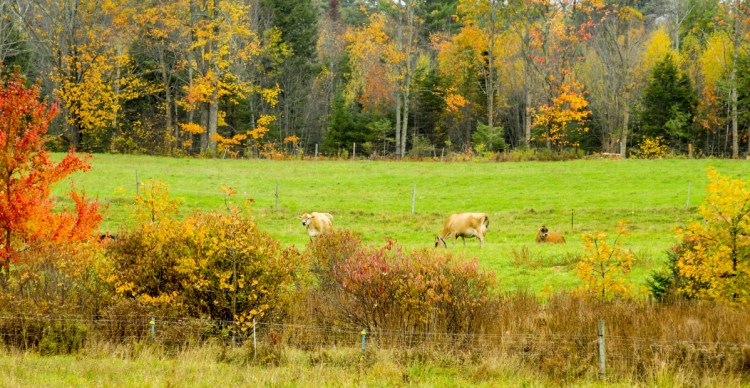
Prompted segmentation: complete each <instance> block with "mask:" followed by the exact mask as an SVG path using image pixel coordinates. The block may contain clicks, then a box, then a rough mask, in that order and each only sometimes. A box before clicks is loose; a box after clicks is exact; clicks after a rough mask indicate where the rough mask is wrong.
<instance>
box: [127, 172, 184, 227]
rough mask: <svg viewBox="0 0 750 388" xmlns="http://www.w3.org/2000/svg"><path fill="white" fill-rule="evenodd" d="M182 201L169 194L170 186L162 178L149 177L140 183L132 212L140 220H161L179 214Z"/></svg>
mask: <svg viewBox="0 0 750 388" xmlns="http://www.w3.org/2000/svg"><path fill="white" fill-rule="evenodd" d="M179 207H180V201H179V200H177V199H172V198H171V197H170V195H169V186H167V184H166V183H164V182H163V181H161V180H158V179H149V180H147V181H146V182H142V183H140V187H139V191H138V195H137V196H136V197H135V206H134V209H132V211H131V214H132V215H134V216H135V217H136V218H137V219H138V220H140V221H146V220H150V221H151V222H159V221H161V220H163V219H167V218H169V217H171V216H174V215H175V214H177V211H178V210H179Z"/></svg>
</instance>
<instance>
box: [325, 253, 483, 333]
mask: <svg viewBox="0 0 750 388" xmlns="http://www.w3.org/2000/svg"><path fill="white" fill-rule="evenodd" d="M349 248H352V246H349ZM346 256H347V257H337V258H336V259H333V260H330V261H329V263H332V264H331V265H329V266H328V267H320V270H321V272H322V277H320V278H319V279H327V280H326V282H324V283H325V284H328V286H327V287H328V288H327V289H326V292H327V293H326V295H331V297H330V298H327V299H326V300H328V301H329V303H334V304H335V307H334V308H332V309H331V310H333V311H336V312H337V314H338V316H337V317H336V320H337V321H339V322H347V323H349V324H352V325H356V326H358V327H366V328H368V329H369V330H373V329H387V330H406V331H409V330H417V331H429V330H444V331H448V332H452V333H458V332H472V331H473V330H477V329H478V326H479V324H480V323H481V322H483V321H485V320H486V319H487V318H488V315H491V314H492V313H491V311H492V309H489V308H488V306H489V305H491V303H492V301H493V300H494V297H493V296H494V295H495V294H494V292H495V287H496V278H495V275H494V273H493V272H488V271H485V270H483V269H481V268H479V263H478V261H477V260H476V259H474V260H470V261H461V260H458V259H455V258H453V257H452V256H450V255H449V254H448V255H446V254H444V253H441V252H438V251H435V250H417V251H411V252H405V251H403V249H402V248H401V247H399V246H397V245H395V243H394V242H393V241H389V242H387V243H386V245H385V246H383V247H381V248H373V247H360V248H359V249H357V250H356V252H354V254H352V251H351V250H350V251H348V252H347V255H346ZM330 279H333V283H328V281H329V280H330Z"/></svg>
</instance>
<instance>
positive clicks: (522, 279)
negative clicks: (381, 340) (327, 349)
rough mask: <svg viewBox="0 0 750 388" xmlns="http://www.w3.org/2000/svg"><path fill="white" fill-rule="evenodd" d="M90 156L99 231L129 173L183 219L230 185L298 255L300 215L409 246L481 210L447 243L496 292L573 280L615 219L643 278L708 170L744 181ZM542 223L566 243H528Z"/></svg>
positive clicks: (421, 165)
mask: <svg viewBox="0 0 750 388" xmlns="http://www.w3.org/2000/svg"><path fill="white" fill-rule="evenodd" d="M91 163H92V168H91V170H90V171H88V172H86V173H79V174H76V175H75V176H73V177H71V178H70V179H69V180H70V181H72V182H73V183H74V184H75V187H76V188H78V189H83V190H84V191H85V192H86V194H87V195H88V196H91V197H95V198H98V199H99V201H100V202H101V203H102V204H103V205H105V206H106V210H105V221H104V223H103V225H102V229H103V230H108V231H112V232H114V233H117V232H118V231H121V230H122V229H124V228H127V227H128V226H129V225H131V224H132V223H133V219H132V218H131V217H130V216H129V214H128V212H129V206H130V204H132V202H133V197H134V196H135V194H136V179H138V180H139V181H140V182H144V181H146V180H148V179H151V178H153V179H159V180H161V181H164V182H166V183H167V184H168V185H169V187H170V193H171V195H172V196H173V197H174V198H179V199H181V200H182V201H183V204H182V207H181V209H182V214H187V213H188V212H191V211H196V210H216V211H223V209H225V205H224V201H225V197H224V194H223V192H222V191H221V189H220V188H221V187H222V186H230V187H232V188H234V189H236V190H237V192H238V195H237V196H236V197H234V198H235V200H236V201H237V202H241V201H242V199H243V198H251V199H253V200H254V201H255V202H254V203H253V205H252V214H253V216H254V218H255V220H256V222H257V223H258V225H259V226H260V227H261V228H262V229H264V230H266V231H267V232H269V233H270V234H271V235H272V236H273V237H275V238H277V239H279V240H280V241H281V242H282V243H283V244H285V245H294V246H297V247H298V248H299V249H301V250H303V249H304V248H305V244H306V243H307V242H308V241H309V239H308V236H307V233H306V231H305V229H304V227H303V226H302V225H301V222H300V220H299V216H300V215H301V214H303V213H305V212H311V211H324V212H329V213H332V214H333V215H334V225H335V227H336V228H346V229H350V230H353V231H356V232H358V233H359V234H361V236H362V238H363V239H364V240H365V241H366V242H368V243H371V244H376V245H377V244H382V241H383V239H384V238H393V239H395V240H397V241H398V243H399V244H401V245H403V246H406V247H408V248H415V249H419V248H430V247H432V246H433V245H434V237H435V235H436V234H437V233H438V232H439V231H440V230H441V228H442V223H443V220H444V219H445V217H447V216H448V215H449V214H451V213H453V212H462V211H476V212H486V213H488V214H489V216H490V228H489V232H488V235H487V237H486V241H485V246H484V248H483V249H480V248H479V243H478V241H477V240H476V239H469V240H467V242H466V247H465V248H464V247H463V246H462V244H461V242H460V241H459V242H458V244H457V245H456V246H451V244H450V243H449V249H450V250H451V251H453V252H456V253H457V254H459V255H465V256H467V257H477V258H478V259H479V261H480V263H481V264H482V265H483V266H485V267H486V268H489V269H493V270H495V271H496V272H497V274H498V276H499V277H500V278H501V282H502V287H503V289H504V290H528V291H532V292H540V291H542V290H545V289H550V288H551V289H565V288H570V287H573V286H575V285H576V284H577V279H576V277H575V276H574V275H573V273H572V268H573V266H574V264H575V262H576V261H577V259H578V258H579V257H580V256H581V255H582V254H583V253H584V251H583V243H582V236H583V235H584V234H585V233H590V232H596V231H600V230H601V231H604V232H607V233H608V234H609V235H610V237H612V238H614V237H615V226H616V225H617V223H618V222H619V221H620V220H627V221H628V222H629V224H630V230H631V234H630V235H629V236H625V237H621V241H622V242H623V245H624V246H625V247H627V248H629V249H631V250H632V251H634V252H635V254H636V257H637V260H638V261H637V263H636V268H635V269H634V271H633V275H632V276H633V278H634V280H636V281H637V282H639V283H640V284H643V283H644V281H645V278H646V276H647V275H648V274H649V273H650V272H651V270H653V269H655V268H658V267H660V266H661V263H662V262H663V261H664V259H665V257H666V256H665V251H666V250H667V249H668V247H669V246H670V245H671V244H673V243H674V242H675V241H676V240H675V233H674V230H673V228H674V227H676V226H681V225H685V224H687V223H689V222H692V221H694V220H697V219H698V215H697V206H698V205H699V204H700V203H701V201H702V200H703V197H704V196H705V188H706V183H707V176H706V168H707V167H709V166H713V167H714V168H716V169H717V170H718V171H719V172H720V173H721V174H722V175H725V176H731V177H734V178H740V179H743V180H745V181H747V180H750V162H748V161H737V160H705V159H703V160H685V159H674V160H593V159H592V160H576V161H568V162H519V163H492V162H458V163H443V162H392V161H313V160H303V161H299V160H298V161H270V160H216V159H210V160H209V159H187V158H185V159H177V158H165V157H151V156H122V155H94V156H93V158H92V161H91ZM277 185H278V208H277V197H276V192H277V189H276V188H277ZM69 187H70V185H69V184H68V183H62V184H59V185H58V186H57V187H56V188H55V192H54V193H55V195H57V196H60V198H61V199H62V197H63V196H64V194H65V192H66V191H68V190H69ZM415 187H416V191H415V193H416V195H415V196H414V213H413V214H412V212H411V205H412V195H413V193H414V188H415ZM63 203H65V201H64V200H63ZM542 224H545V225H547V226H548V227H549V228H550V229H551V230H556V231H559V232H561V233H562V234H563V235H565V238H566V239H567V241H568V243H567V244H565V245H562V246H559V245H557V246H551V245H539V244H537V243H536V242H535V241H534V237H535V235H536V230H537V228H538V227H539V226H540V225H542Z"/></svg>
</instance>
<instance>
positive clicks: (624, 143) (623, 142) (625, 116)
mask: <svg viewBox="0 0 750 388" xmlns="http://www.w3.org/2000/svg"><path fill="white" fill-rule="evenodd" d="M626 94H628V93H626ZM624 100H626V101H625V102H624V103H623V108H622V109H623V110H622V136H621V137H620V157H622V158H623V159H625V158H626V157H627V155H628V125H629V121H630V104H629V103H628V102H627V99H626V98H624Z"/></svg>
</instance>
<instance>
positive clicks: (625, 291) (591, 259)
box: [574, 221, 635, 301]
mask: <svg viewBox="0 0 750 388" xmlns="http://www.w3.org/2000/svg"><path fill="white" fill-rule="evenodd" d="M627 234H628V232H627V229H626V225H625V222H624V221H620V223H619V225H618V226H617V237H615V239H614V241H613V242H612V243H609V242H607V234H606V233H604V232H599V233H597V234H587V235H585V236H583V242H584V244H585V245H586V248H585V249H586V254H587V255H586V257H584V258H582V259H581V260H580V261H579V262H578V264H577V265H576V268H575V269H574V272H575V274H576V275H577V276H578V277H579V278H580V279H581V280H583V283H584V285H583V286H581V287H579V288H577V289H576V292H579V293H581V294H582V295H584V296H589V297H592V298H595V299H599V300H601V301H605V300H611V299H614V298H630V297H631V296H632V295H633V283H632V282H631V281H630V280H629V279H628V278H627V275H628V274H629V273H630V270H631V269H632V268H633V263H634V262H635V257H634V256H633V254H632V253H631V252H630V251H629V250H627V249H625V248H623V247H622V241H620V237H623V236H626V235H627Z"/></svg>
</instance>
